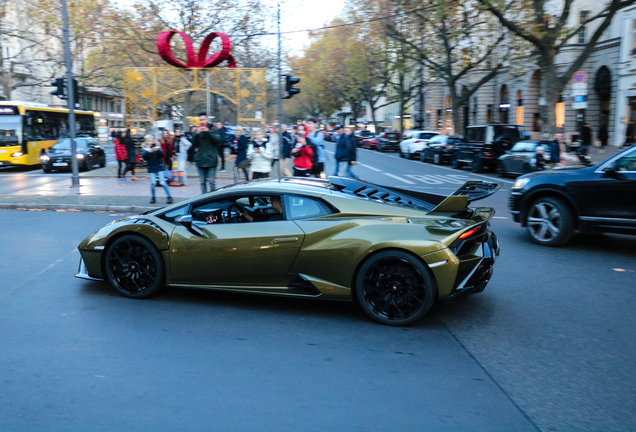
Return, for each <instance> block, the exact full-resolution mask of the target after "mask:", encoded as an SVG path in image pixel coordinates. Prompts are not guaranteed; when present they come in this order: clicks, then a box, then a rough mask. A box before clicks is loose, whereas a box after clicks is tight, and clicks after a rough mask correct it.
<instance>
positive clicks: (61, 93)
mask: <svg viewBox="0 0 636 432" xmlns="http://www.w3.org/2000/svg"><path fill="white" fill-rule="evenodd" d="M51 85H52V86H53V87H55V90H53V91H52V92H51V94H52V95H55V96H57V97H59V98H60V99H66V88H65V87H66V79H65V78H57V79H56V80H55V81H51Z"/></svg>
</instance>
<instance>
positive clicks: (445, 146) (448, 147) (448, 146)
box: [442, 145, 453, 149]
mask: <svg viewBox="0 0 636 432" xmlns="http://www.w3.org/2000/svg"><path fill="white" fill-rule="evenodd" d="M442 148H445V149H452V148H453V146H452V145H444V146H442Z"/></svg>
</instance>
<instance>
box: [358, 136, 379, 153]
mask: <svg viewBox="0 0 636 432" xmlns="http://www.w3.org/2000/svg"><path fill="white" fill-rule="evenodd" d="M379 140H380V135H373V136H372V137H368V138H366V139H365V140H363V141H362V148H365V149H369V150H377V149H378V141H379Z"/></svg>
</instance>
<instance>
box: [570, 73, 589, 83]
mask: <svg viewBox="0 0 636 432" xmlns="http://www.w3.org/2000/svg"><path fill="white" fill-rule="evenodd" d="M572 81H574V82H575V83H584V82H587V73H585V72H583V71H578V72H574V75H572Z"/></svg>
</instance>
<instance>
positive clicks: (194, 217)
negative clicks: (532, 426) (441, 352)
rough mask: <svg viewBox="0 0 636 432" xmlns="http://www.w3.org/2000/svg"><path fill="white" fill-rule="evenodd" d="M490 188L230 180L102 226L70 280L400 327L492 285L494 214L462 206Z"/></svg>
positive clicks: (85, 245)
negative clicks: (207, 295) (333, 309)
mask: <svg viewBox="0 0 636 432" xmlns="http://www.w3.org/2000/svg"><path fill="white" fill-rule="evenodd" d="M500 187H501V184H500V183H488V182H475V181H471V182H468V183H466V184H465V185H463V186H462V187H460V188H459V189H458V190H457V191H455V192H454V193H453V194H452V195H451V196H445V195H435V194H431V193H421V192H416V191H409V190H403V189H400V188H395V187H391V188H387V187H383V186H379V185H376V184H371V183H368V182H365V181H362V180H358V179H350V178H344V177H330V178H329V180H326V179H324V180H323V179H287V180H286V181H284V182H280V181H279V180H276V179H275V180H265V181H257V182H247V183H238V184H234V185H231V186H227V187H225V188H221V189H217V190H216V191H214V192H211V193H209V194H204V195H199V196H197V197H194V198H190V199H187V200H185V201H182V202H179V203H177V204H174V205H169V206H167V207H164V208H161V209H157V210H153V211H149V212H145V213H143V214H139V215H133V216H129V217H126V218H123V219H119V220H117V221H115V222H112V223H110V224H108V225H106V226H104V227H102V228H100V229H99V230H97V231H95V232H94V233H92V234H90V235H89V236H88V237H86V239H84V240H83V241H82V243H81V244H80V245H79V246H78V250H79V252H80V254H81V260H80V265H79V270H78V272H77V273H76V274H75V276H76V277H79V278H82V279H88V280H93V281H96V280H103V281H108V282H110V284H111V285H112V287H113V288H114V290H116V291H117V292H118V293H120V294H121V295H123V296H125V297H130V298H135V299H140V298H145V297H149V296H151V295H153V294H156V293H157V292H159V291H160V290H161V289H162V288H164V287H175V288H177V287H195V288H199V289H210V290H228V291H237V290H238V291H241V292H244V293H254V294H269V295H274V296H275V295H279V296H284V297H290V296H291V297H299V298H306V299H312V298H313V299H321V300H322V299H325V300H328V299H332V300H349V301H351V300H355V301H356V304H357V305H359V307H360V308H361V309H362V310H363V311H364V312H365V313H366V314H367V315H368V316H369V317H370V318H371V319H373V320H375V321H376V322H379V323H382V324H386V325H392V326H401V325H409V324H412V323H415V322H417V321H418V320H420V319H421V318H422V317H423V316H424V315H425V314H426V313H427V312H428V310H429V309H430V307H431V306H432V304H433V303H434V302H435V301H438V300H439V301H445V300H451V299H453V298H456V297H462V296H465V295H468V294H471V293H479V292H482V291H483V290H484V288H485V287H486V285H487V284H488V282H489V281H490V278H491V277H492V274H493V266H494V264H495V261H496V259H497V256H498V255H499V242H498V240H497V236H496V235H495V234H494V233H493V232H492V231H491V228H490V223H489V220H490V219H491V218H492V217H493V216H494V215H495V210H494V209H492V208H490V207H476V208H470V207H469V203H471V202H474V201H476V200H479V199H482V198H485V197H487V196H490V195H491V194H493V193H495V192H496V191H497V190H498V189H499V188H500ZM440 204H441V205H440ZM336 214H338V216H339V217H333V216H334V215H336ZM250 221H251V222H250ZM316 224H318V225H316ZM335 233H337V234H335ZM334 234H335V235H334ZM272 245H273V246H272ZM228 250H232V251H233V253H231V254H230V253H227V251H228ZM317 263H319V265H317Z"/></svg>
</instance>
